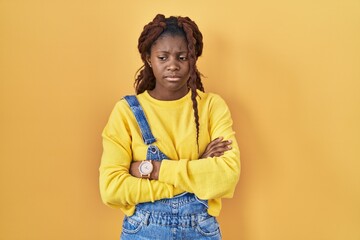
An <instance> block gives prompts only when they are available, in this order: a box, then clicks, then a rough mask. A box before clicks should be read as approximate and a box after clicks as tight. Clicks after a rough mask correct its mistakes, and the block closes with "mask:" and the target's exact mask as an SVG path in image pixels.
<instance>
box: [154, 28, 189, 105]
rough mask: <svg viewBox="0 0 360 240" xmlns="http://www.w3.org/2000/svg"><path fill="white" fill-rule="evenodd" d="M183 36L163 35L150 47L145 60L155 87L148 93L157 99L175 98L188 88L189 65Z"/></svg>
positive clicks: (186, 91) (184, 92)
mask: <svg viewBox="0 0 360 240" xmlns="http://www.w3.org/2000/svg"><path fill="white" fill-rule="evenodd" d="M187 53H188V50H187V42H186V40H185V38H184V37H180V36H171V35H164V36H161V37H160V38H159V39H157V40H156V41H155V42H154V44H153V45H152V47H151V52H150V55H149V56H148V57H147V61H148V63H149V65H150V66H151V68H152V70H153V73H154V76H155V78H156V85H155V88H154V89H153V90H151V91H149V94H150V95H151V96H152V97H154V98H156V99H159V100H165V101H166V100H176V99H179V98H182V97H184V96H185V95H186V94H187V93H188V91H189V89H188V86H187V81H188V80H189V77H190V66H189V61H188V58H187Z"/></svg>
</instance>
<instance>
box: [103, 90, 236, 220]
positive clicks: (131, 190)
mask: <svg viewBox="0 0 360 240" xmlns="http://www.w3.org/2000/svg"><path fill="white" fill-rule="evenodd" d="M198 93H199V96H200V98H199V97H198V98H197V100H198V109H199V123H200V134H199V151H200V154H199V153H198V149H197V144H196V127H195V121H194V113H193V108H192V101H191V94H190V92H189V93H188V94H187V95H186V96H184V97H183V98H181V99H178V100H174V101H160V100H156V99H154V98H152V97H151V96H150V95H149V94H148V92H146V91H145V92H144V93H142V94H139V95H137V97H138V100H139V102H140V104H141V106H142V108H143V109H144V112H145V114H146V117H147V120H148V122H149V125H150V128H151V131H152V133H153V134H154V136H155V138H156V142H155V143H154V144H155V145H156V146H158V147H159V149H160V150H161V151H162V152H163V153H165V154H166V155H167V156H168V157H169V158H170V159H171V160H163V161H162V164H161V168H160V173H159V180H147V179H140V178H135V177H132V176H131V175H130V174H129V167H130V164H131V162H132V161H141V160H145V158H146V151H147V145H145V143H144V142H143V140H142V136H141V132H140V129H139V127H138V125H137V123H136V120H135V117H134V114H133V113H132V112H131V110H130V107H129V106H128V104H127V102H126V101H125V100H120V101H119V102H118V103H117V104H116V105H115V107H114V109H113V111H112V113H111V115H110V117H109V121H108V123H107V125H106V126H105V128H104V130H103V134H102V137H103V155H102V159H101V165H100V169H99V170H100V179H99V180H100V193H101V197H102V200H103V202H104V203H105V204H106V205H109V206H111V207H116V208H120V209H121V210H122V211H123V212H124V213H125V214H126V215H128V216H130V215H132V214H133V213H134V211H135V205H136V204H138V203H142V202H150V201H151V202H153V201H155V200H159V199H163V198H171V197H173V196H175V195H177V194H180V193H182V192H191V193H194V194H195V195H196V196H198V197H199V198H200V199H204V200H209V201H208V203H209V209H208V213H209V214H210V215H212V216H218V215H219V213H220V210H221V198H231V197H232V196H233V194H234V191H235V187H236V184H237V182H238V180H239V176H240V152H239V148H238V145H237V142H236V139H235V133H234V131H233V129H232V119H231V115H230V111H229V109H228V107H227V105H226V103H225V102H224V100H223V99H222V98H221V97H220V96H218V95H216V94H212V93H203V92H198ZM221 136H222V137H224V139H226V140H228V139H230V140H232V144H231V146H232V149H231V150H229V151H226V152H225V153H224V155H223V156H221V157H212V158H210V157H209V158H204V159H199V156H200V155H201V153H203V152H204V151H205V148H206V146H207V145H208V143H210V142H211V141H212V140H214V139H215V138H217V137H221Z"/></svg>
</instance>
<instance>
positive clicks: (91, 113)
mask: <svg viewBox="0 0 360 240" xmlns="http://www.w3.org/2000/svg"><path fill="white" fill-rule="evenodd" d="M158 12H160V13H164V14H165V15H166V16H169V15H182V16H190V17H191V18H192V19H193V20H195V21H196V22H197V23H198V25H199V27H200V29H201V30H202V32H203V34H204V42H205V49H204V55H203V57H201V58H200V60H199V69H200V70H201V72H202V73H203V74H204V75H205V76H206V78H204V79H203V82H204V85H205V90H207V91H212V92H216V93H219V94H221V95H222V96H223V97H224V98H225V100H226V101H227V102H228V104H229V106H230V108H231V111H232V114H233V118H234V121H235V130H236V132H237V137H238V141H239V145H240V148H241V153H242V155H241V156H242V158H241V161H242V175H241V179H240V182H239V185H238V187H237V191H236V194H235V196H234V198H233V199H227V200H225V201H224V207H223V211H222V213H221V216H220V217H219V221H220V224H221V226H222V232H223V236H224V239H225V240H303V239H307V240H359V239H360V153H359V148H360V124H359V123H360V94H359V90H360V1H358V0H342V1H340V0H327V1H325V0H315V1H313V0H312V1H310V0H305V1H285V0H273V1H267V0H255V1H242V0H241V1H237V0H225V1H215V0H182V1H176V0H152V1H148V0H135V1H120V0H118V1H115V0H104V1H95V0H88V1H80V0H71V1H69V0H65V1H64V0H51V1H48V0H33V1H25V0H0V107H1V108H0V114H1V115H0V123H1V124H0V139H1V142H0V160H1V161H0V194H1V196H0V217H1V220H0V239H1V240H13V239H14V240H15V239H16V240H20V239H27V240H48V239H53V240H64V239H71V240H100V239H101V240H103V239H109V240H110V239H118V238H119V233H120V231H121V221H122V218H123V215H122V214H121V212H119V211H118V210H113V209H110V208H108V207H106V206H105V205H103V204H102V202H101V200H100V197H99V192H98V166H99V161H100V156H101V151H102V146H101V137H100V134H101V131H102V128H103V127H104V125H105V123H106V121H107V118H108V116H109V114H110V111H111V109H112V107H113V106H114V104H115V102H116V101H117V100H118V99H119V98H120V97H121V96H123V95H124V94H129V93H133V87H132V84H133V80H134V74H135V72H136V70H137V69H138V67H140V65H141V62H140V60H139V59H140V57H139V55H138V53H137V50H136V45H137V38H138V36H139V34H140V32H141V30H142V27H143V26H144V24H146V23H147V22H149V21H150V20H151V19H152V18H153V17H154V16H155V14H156V13H158Z"/></svg>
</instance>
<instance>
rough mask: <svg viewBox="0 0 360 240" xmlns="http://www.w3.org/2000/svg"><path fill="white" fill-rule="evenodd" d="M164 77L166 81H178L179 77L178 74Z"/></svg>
mask: <svg viewBox="0 0 360 240" xmlns="http://www.w3.org/2000/svg"><path fill="white" fill-rule="evenodd" d="M165 79H166V80H168V81H179V80H180V79H181V77H180V76H165Z"/></svg>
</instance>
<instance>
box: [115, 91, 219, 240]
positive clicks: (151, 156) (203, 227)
mask: <svg viewBox="0 0 360 240" xmlns="http://www.w3.org/2000/svg"><path fill="white" fill-rule="evenodd" d="M124 98H125V100H126V101H127V102H128V104H129V106H130V108H131V110H132V111H133V113H134V115H135V118H136V120H137V122H138V125H139V127H140V130H141V133H142V136H143V140H144V143H145V144H146V145H148V150H147V154H146V159H148V160H155V161H161V160H163V159H169V158H168V157H167V156H166V155H165V154H164V153H163V152H161V151H160V149H159V148H158V147H157V146H155V145H153V144H152V143H154V142H155V141H156V139H155V137H154V136H153V134H152V132H151V130H150V127H149V124H148V122H147V120H146V116H145V113H144V111H143V110H142V108H141V106H140V104H139V102H138V100H137V98H136V97H135V96H125V97H124ZM207 208H208V204H207V201H205V200H200V199H199V198H198V197H197V196H195V194H193V193H187V192H185V193H182V194H179V195H177V196H175V197H173V198H168V199H161V200H158V201H155V202H146V203H139V204H138V205H136V210H135V213H134V214H133V215H132V216H130V217H128V216H125V218H124V222H123V226H122V233H121V240H143V239H144V240H145V239H149V240H150V239H151V240H168V239H169V240H170V239H171V240H172V239H174V240H176V239H191V240H193V239H199V240H202V239H204V240H205V239H208V240H220V239H221V233H220V228H219V224H218V222H217V220H216V218H215V217H213V216H211V215H209V214H208V213H207Z"/></svg>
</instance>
